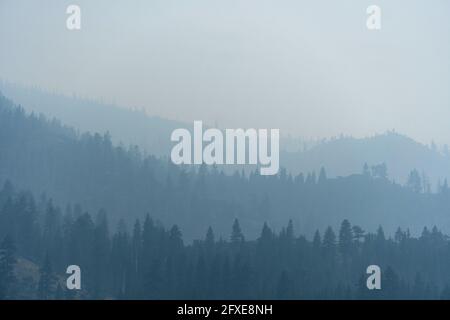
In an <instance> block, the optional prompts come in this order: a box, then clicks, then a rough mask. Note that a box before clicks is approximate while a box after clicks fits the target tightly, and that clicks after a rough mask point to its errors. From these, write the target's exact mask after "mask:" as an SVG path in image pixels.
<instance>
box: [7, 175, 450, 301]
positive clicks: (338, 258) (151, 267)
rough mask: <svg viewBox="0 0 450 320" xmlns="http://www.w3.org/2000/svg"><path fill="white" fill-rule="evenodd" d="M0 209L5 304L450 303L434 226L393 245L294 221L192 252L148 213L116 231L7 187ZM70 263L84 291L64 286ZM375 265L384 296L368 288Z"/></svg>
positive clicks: (449, 264)
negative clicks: (307, 229)
mask: <svg viewBox="0 0 450 320" xmlns="http://www.w3.org/2000/svg"><path fill="white" fill-rule="evenodd" d="M0 208H1V209H0V239H2V240H1V244H0V299H179V298H180V299H181V298H183V299H227V298H228V299H231V298H233V299H405V298H411V299H437V298H443V299H450V287H449V286H448V284H450V272H448V270H450V241H449V238H448V237H447V236H446V235H444V234H442V233H441V232H440V231H439V230H438V229H437V228H436V227H433V228H432V229H431V230H429V229H427V228H424V229H423V232H422V234H421V235H420V237H417V238H416V237H412V236H411V235H410V233H409V231H408V230H402V229H400V228H399V229H398V230H397V232H395V235H394V237H387V236H386V235H385V233H384V231H383V229H382V227H379V228H378V229H377V231H376V232H375V233H369V232H365V231H364V230H363V229H362V228H361V227H359V226H357V225H353V226H352V225H351V224H350V222H349V221H348V220H344V221H343V222H342V223H341V224H340V226H338V229H337V228H336V230H337V231H335V230H334V229H333V228H332V227H328V228H327V229H325V230H322V232H319V231H316V233H315V235H314V237H313V238H312V240H308V239H307V238H305V237H304V236H302V235H297V234H296V232H295V230H294V227H293V225H292V222H288V223H287V225H286V227H284V228H282V230H281V231H280V232H278V233H275V232H274V231H273V230H271V228H270V226H268V225H267V224H264V225H263V226H262V228H261V232H260V235H259V237H258V238H257V239H256V240H253V241H249V240H246V239H245V232H244V231H243V230H241V227H240V225H239V221H238V220H237V219H236V220H234V222H233V221H231V220H230V226H229V229H230V232H229V236H228V237H227V238H217V237H216V236H215V234H214V231H213V229H212V228H208V229H207V230H205V236H204V238H203V240H197V241H194V242H193V243H192V244H189V245H186V244H184V243H183V239H182V234H181V230H180V229H179V228H178V227H177V226H176V225H174V226H172V227H171V228H170V229H165V228H164V227H163V226H162V225H161V224H160V223H158V222H157V221H155V220H153V219H152V217H150V216H149V215H147V216H145V217H143V219H137V220H136V221H135V222H134V224H133V225H132V226H130V227H127V225H126V224H125V223H124V222H123V221H121V222H119V224H118V226H117V228H114V231H110V227H109V223H108V217H107V213H106V212H104V211H100V212H98V213H97V214H95V215H90V214H89V213H87V212H85V211H84V210H82V208H81V207H80V206H75V207H71V206H67V207H66V208H65V209H64V210H61V209H60V208H58V207H57V206H55V205H54V204H53V202H52V200H51V199H47V198H45V197H41V198H40V199H38V200H36V199H35V198H34V197H33V196H32V195H31V194H30V193H29V192H17V191H15V190H14V187H13V185H12V184H11V183H9V182H7V183H6V184H5V185H4V187H3V189H2V190H1V191H0ZM72 264H76V265H78V266H80V268H81V270H82V273H81V274H82V278H81V279H82V288H81V290H80V291H77V290H74V291H71V290H67V289H66V286H65V279H66V277H67V275H66V274H65V270H66V267H67V266H68V265H72ZM370 264H377V265H379V266H380V267H381V268H382V290H368V289H367V287H366V278H367V274H366V273H365V271H366V268H367V266H368V265H370Z"/></svg>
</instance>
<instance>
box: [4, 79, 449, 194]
mask: <svg viewBox="0 0 450 320" xmlns="http://www.w3.org/2000/svg"><path fill="white" fill-rule="evenodd" d="M0 92H3V94H4V95H5V96H7V97H9V98H10V99H12V100H13V101H14V102H15V103H17V104H21V105H22V106H23V108H24V109H25V110H26V112H28V113H29V112H35V113H36V114H40V113H43V114H44V115H46V117H47V118H50V119H52V118H54V117H55V118H57V119H59V120H60V121H62V122H63V123H64V124H66V125H70V126H72V127H75V128H77V129H78V130H80V131H81V132H85V131H90V132H99V133H104V132H107V131H108V132H110V135H111V141H112V142H113V144H118V143H120V142H123V143H124V145H126V146H127V145H129V144H133V145H137V146H139V148H140V150H141V151H142V152H143V153H147V154H151V155H154V156H166V155H168V154H169V152H170V149H171V143H170V139H169V138H168V137H170V133H171V132H172V131H173V130H174V129H176V128H191V127H192V123H180V122H177V121H172V120H167V119H162V118H159V117H152V116H149V115H147V114H146V113H145V112H144V111H138V110H136V109H133V110H132V109H130V108H125V107H118V106H115V105H112V104H109V103H105V102H99V101H93V100H89V99H83V98H81V97H76V96H65V95H62V94H57V93H51V92H46V91H44V90H42V89H39V88H31V87H25V86H21V85H18V84H12V83H8V82H2V81H0ZM219 125H222V126H223V124H219ZM426 142H427V145H425V144H422V143H419V142H416V141H414V140H413V139H411V138H409V137H407V136H405V135H402V134H401V133H397V132H394V131H391V132H387V133H384V134H378V135H374V136H371V137H364V138H355V137H351V136H338V137H333V138H329V139H304V138H302V139H300V138H299V137H295V138H294V137H288V136H285V132H284V131H281V141H280V149H281V154H280V163H281V166H283V167H285V168H286V170H287V171H288V172H290V173H292V174H294V175H296V174H298V173H300V172H312V171H316V172H319V170H320V168H321V167H322V166H323V167H325V168H326V169H327V172H328V174H329V176H330V177H336V176H347V175H350V174H353V173H355V172H359V171H360V169H361V167H362V165H363V164H364V163H366V162H367V163H368V165H369V166H372V165H378V164H381V163H386V164H387V166H388V169H389V170H388V174H389V177H390V178H391V179H394V180H396V181H397V182H399V183H402V184H404V183H406V182H407V179H408V175H409V172H410V171H411V170H412V169H416V170H417V171H418V172H419V174H420V175H421V178H422V180H426V183H427V184H429V187H430V188H431V190H432V191H436V189H437V188H438V184H439V183H443V180H444V179H445V178H449V177H450V151H449V148H448V146H446V145H444V146H438V145H436V144H434V143H433V142H432V141H426ZM220 169H225V170H227V167H226V166H223V167H221V168H220ZM244 169H245V170H246V172H247V173H248V172H250V170H254V167H251V166H247V167H246V168H244ZM239 170H241V168H240V169H239ZM226 172H227V173H230V172H231V173H232V170H231V169H230V170H227V171H226Z"/></svg>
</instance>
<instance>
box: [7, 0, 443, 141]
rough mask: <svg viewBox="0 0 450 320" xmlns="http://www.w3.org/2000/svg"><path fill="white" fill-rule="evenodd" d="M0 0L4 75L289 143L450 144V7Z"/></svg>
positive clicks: (250, 0)
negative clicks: (259, 131) (290, 138)
mask: <svg viewBox="0 0 450 320" xmlns="http://www.w3.org/2000/svg"><path fill="white" fill-rule="evenodd" d="M70 4H73V2H72V1H58V2H55V1H39V2H37V1H17V0H14V1H9V0H1V1H0V38H1V39H2V43H3V45H2V50H0V78H2V79H3V80H8V81H12V82H17V83H22V84H28V85H35V86H39V87H42V88H47V89H50V90H55V91H57V92H61V93H65V94H72V93H76V94H79V95H82V96H85V97H89V98H94V99H102V100H104V101H108V102H114V103H117V104H120V105H123V106H127V107H140V108H144V109H145V110H147V111H148V113H149V114H151V115H158V116H161V117H164V118H168V119H174V120H181V121H188V122H192V121H193V120H196V119H198V120H203V121H204V122H205V123H207V124H210V125H214V124H216V123H217V124H218V125H219V126H220V127H260V128H280V129H281V133H282V134H287V133H289V134H292V135H296V136H304V137H329V136H335V135H338V134H341V133H344V134H350V135H353V136H367V135H372V134H375V133H381V132H384V131H386V130H390V129H395V130H397V131H399V132H402V133H404V134H406V135H408V136H411V137H412V138H414V139H416V140H418V141H421V142H425V143H429V142H430V141H431V140H432V139H434V141H436V142H438V143H450V140H449V139H448V137H449V136H450V126H449V125H448V119H449V118H450V108H449V107H450V93H449V90H448V84H449V82H450V65H449V59H448V57H449V56H450V45H449V41H448V39H449V35H450V20H449V19H448V15H449V14H450V10H449V9H450V3H449V2H448V1H433V5H429V3H428V2H426V1H420V2H419V1H395V2H392V1H381V0H380V1H377V3H376V4H377V5H379V6H380V7H381V10H382V20H381V21H382V22H381V23H382V29H381V30H380V31H369V30H367V28H366V19H367V14H366V8H367V7H368V6H369V5H372V4H373V3H372V2H368V1H299V0H295V1H293V0H292V1H291V0H287V1H267V0H258V1H256V0H246V1H242V0H227V1H224V0H213V1H211V0H191V1H179V0H171V1H168V0H156V1H126V2H124V1H109V0H108V1H77V2H76V4H78V5H79V6H80V7H81V30H80V31H69V30H67V29H66V18H67V14H66V13H65V11H66V8H67V6H68V5H70Z"/></svg>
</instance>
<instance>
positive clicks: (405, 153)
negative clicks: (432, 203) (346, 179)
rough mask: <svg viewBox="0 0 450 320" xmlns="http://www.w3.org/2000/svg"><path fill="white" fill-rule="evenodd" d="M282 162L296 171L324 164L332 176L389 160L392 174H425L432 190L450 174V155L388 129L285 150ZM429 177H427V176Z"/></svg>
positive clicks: (399, 177)
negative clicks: (288, 150)
mask: <svg viewBox="0 0 450 320" xmlns="http://www.w3.org/2000/svg"><path fill="white" fill-rule="evenodd" d="M280 158H281V164H282V166H284V167H286V168H287V170H288V171H290V172H292V173H294V174H295V173H298V172H309V171H316V172H317V173H318V172H319V170H320V168H321V167H322V166H324V167H325V168H327V173H328V176H347V175H349V174H352V173H355V172H362V168H363V166H364V164H365V163H367V164H368V166H369V168H370V167H371V166H373V165H378V164H380V163H386V165H387V169H388V177H389V178H390V179H393V180H395V181H397V182H400V183H406V181H407V178H408V175H409V173H410V171H411V170H413V169H416V170H417V171H418V172H419V173H420V174H421V175H423V174H424V175H425V178H426V179H428V181H429V183H430V184H431V188H432V190H435V187H436V185H437V183H438V182H439V181H441V182H442V181H443V180H444V179H445V178H447V177H450V156H449V155H448V154H444V153H442V152H438V151H437V150H433V149H432V148H430V147H428V146H426V145H423V144H421V143H418V142H416V141H414V140H413V139H411V138H408V137H407V136H404V135H401V134H398V133H395V132H387V133H385V134H382V135H376V136H373V137H370V138H361V139H357V138H351V137H341V138H336V139H333V140H330V141H327V142H322V143H319V144H317V145H316V146H313V147H311V148H310V149H308V150H306V151H303V152H301V151H299V152H283V153H282V154H281V156H280ZM426 179H425V180H426Z"/></svg>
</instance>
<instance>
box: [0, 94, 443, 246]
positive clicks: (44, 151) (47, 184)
mask: <svg viewBox="0 0 450 320" xmlns="http://www.w3.org/2000/svg"><path fill="white" fill-rule="evenodd" d="M0 150H1V152H0V182H4V181H6V180H7V179H10V180H11V181H14V183H15V184H17V185H18V186H19V187H21V188H26V189H29V190H31V191H32V192H33V193H35V194H38V195H40V194H42V193H48V194H51V195H52V197H53V198H54V200H55V202H56V203H59V204H61V203H73V204H81V205H82V206H83V207H84V208H86V209H87V210H89V211H94V212H96V211H98V210H100V209H105V210H107V211H108V212H109V214H110V217H111V220H112V221H113V222H114V223H115V222H117V221H118V220H119V219H120V218H124V219H125V220H126V221H127V222H130V221H133V220H134V219H135V218H137V217H140V216H142V214H145V213H150V214H151V215H152V216H153V217H154V218H156V219H159V220H161V221H162V222H163V223H165V224H168V225H171V224H175V223H176V224H178V225H179V226H180V228H182V229H183V230H184V234H185V239H187V240H189V241H190V240H192V239H194V238H198V237H199V236H201V235H202V234H203V232H204V230H205V228H207V227H208V226H209V225H211V226H212V227H213V228H214V230H215V231H216V233H217V234H218V235H224V234H226V233H227V228H226V226H227V225H228V223H229V221H230V219H234V218H238V219H239V221H240V222H241V226H242V227H243V229H244V230H245V231H246V234H247V235H248V237H249V238H250V239H254V238H256V237H257V235H258V233H259V228H260V225H261V224H262V223H264V222H265V221H266V222H267V223H269V224H270V225H271V226H272V227H273V228H274V229H276V230H280V228H281V227H282V226H283V225H284V224H285V222H286V221H287V220H289V219H292V221H293V224H294V226H295V227H296V228H297V230H299V231H300V232H302V233H305V234H306V235H312V233H313V232H314V230H315V229H316V228H324V227H326V226H327V225H329V224H331V225H336V224H338V223H339V222H340V221H342V220H343V219H350V220H351V221H353V222H354V223H356V224H358V225H361V226H362V227H363V228H374V227H376V226H377V225H379V224H383V226H384V227H385V228H386V230H387V231H388V232H394V231H395V230H394V229H395V228H396V226H398V225H401V226H403V227H407V228H410V230H411V232H412V233H413V234H417V233H419V232H420V231H421V230H422V228H423V226H424V225H430V224H436V225H438V226H439V227H440V228H442V230H443V231H448V230H450V221H449V212H450V210H449V208H450V201H449V196H448V190H447V189H448V188H447V187H446V184H443V187H442V188H441V190H440V192H439V193H429V192H428V190H427V189H426V188H423V187H422V184H421V182H420V179H419V180H418V179H417V174H414V175H412V179H411V184H410V185H409V186H401V185H399V184H396V183H393V182H391V181H389V180H388V179H387V178H386V175H385V172H386V168H384V167H383V166H378V167H377V166H376V167H374V168H371V169H372V170H369V169H368V168H366V170H364V171H363V170H361V171H362V173H361V174H354V175H351V176H348V177H345V178H332V179H331V178H327V176H326V172H325V170H324V169H323V170H321V171H320V172H319V173H317V174H316V173H314V172H310V173H307V174H298V175H296V176H292V175H290V174H288V173H287V172H286V171H285V170H281V172H280V174H279V175H277V176H260V175H258V174H255V173H251V174H250V175H245V176H244V175H243V174H240V173H238V172H237V173H236V174H234V175H232V176H227V175H225V174H223V173H221V172H220V171H219V170H217V169H216V168H211V167H205V166H201V167H197V168H194V167H179V166H175V165H172V164H171V163H170V162H169V161H168V160H167V159H158V158H155V157H153V156H143V155H142V154H141V152H140V150H139V148H137V147H123V146H115V145H113V143H112V142H111V140H110V137H109V136H108V135H107V134H106V135H99V134H86V133H83V134H80V133H77V132H76V131H75V130H74V129H72V128H69V127H65V126H62V125H61V124H60V123H59V122H58V121H56V120H52V121H49V120H47V119H46V118H45V117H42V116H36V115H34V114H32V115H27V114H26V113H25V112H24V110H23V109H22V108H20V107H16V106H14V105H13V103H12V102H11V101H9V100H7V99H6V98H4V97H1V98H0Z"/></svg>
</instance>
